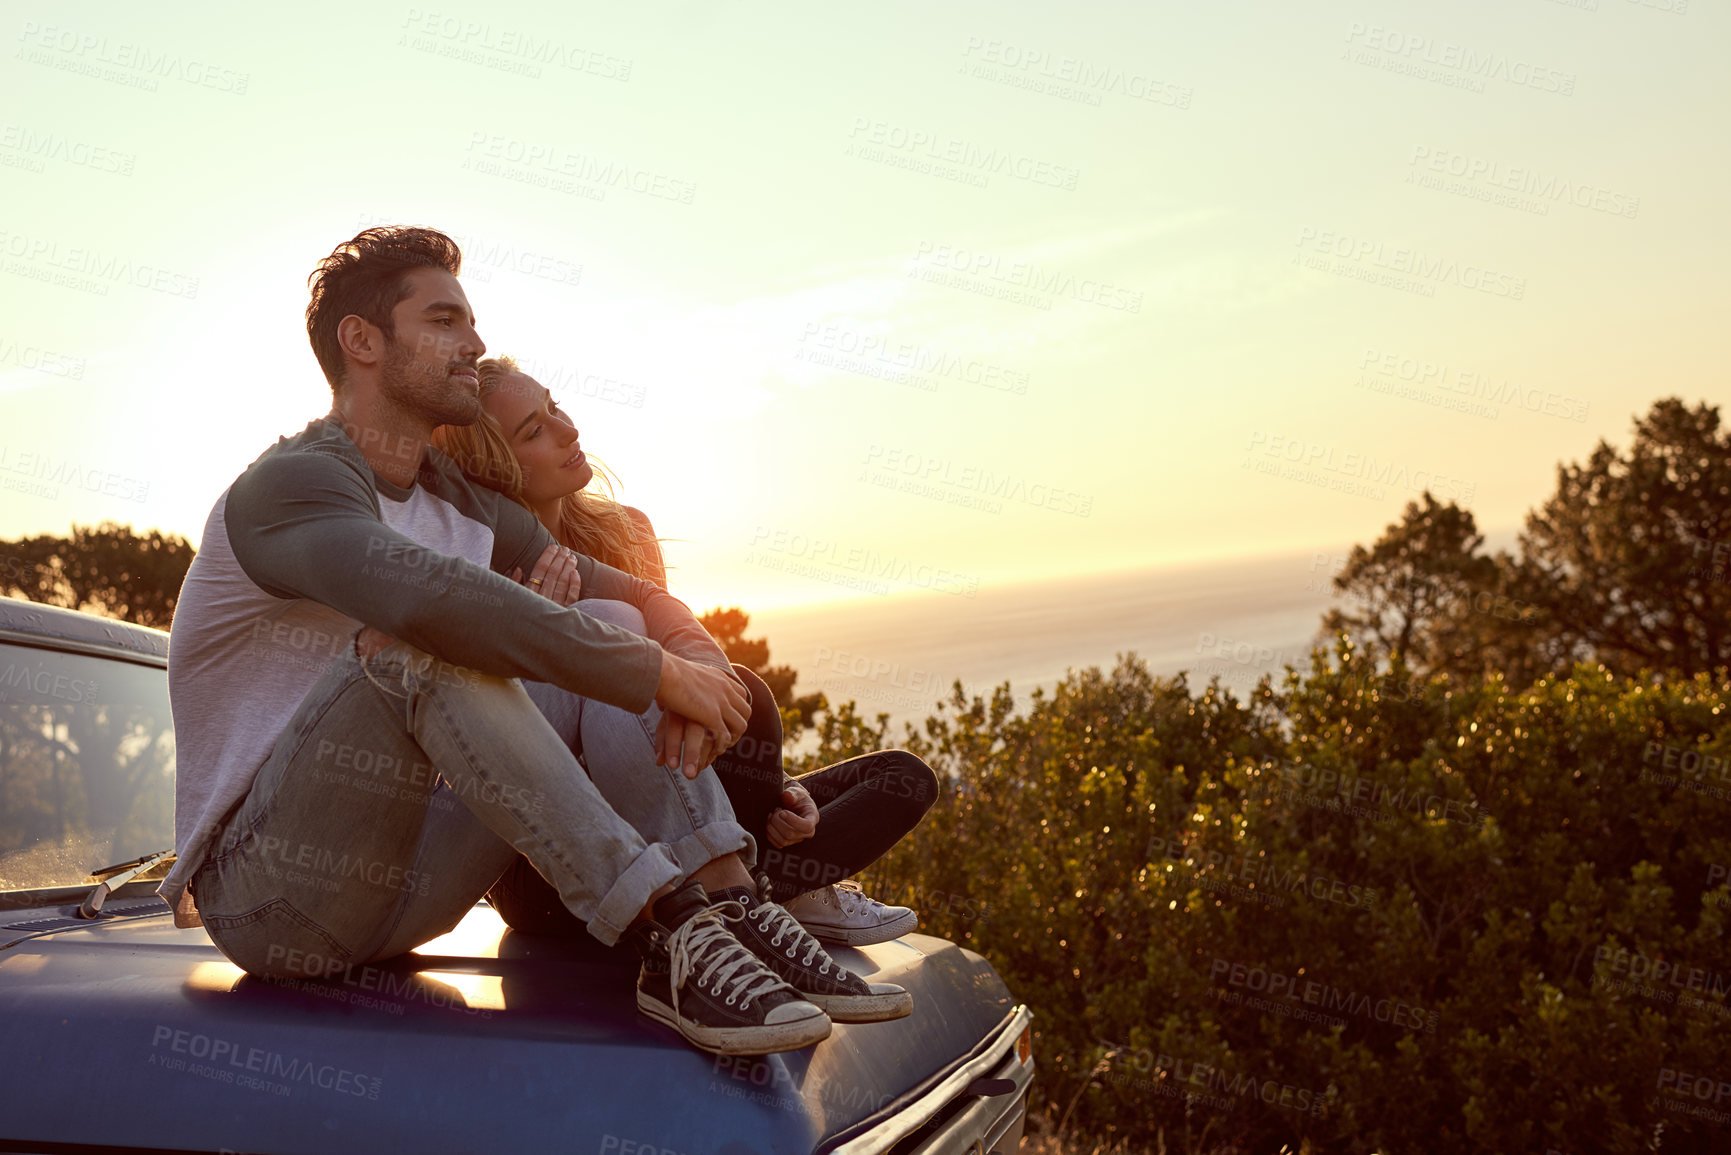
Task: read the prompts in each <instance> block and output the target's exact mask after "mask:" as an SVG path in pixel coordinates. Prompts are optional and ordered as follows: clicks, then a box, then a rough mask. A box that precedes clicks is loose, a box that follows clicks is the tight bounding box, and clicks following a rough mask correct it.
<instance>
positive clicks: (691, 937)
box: [667, 902, 783, 1015]
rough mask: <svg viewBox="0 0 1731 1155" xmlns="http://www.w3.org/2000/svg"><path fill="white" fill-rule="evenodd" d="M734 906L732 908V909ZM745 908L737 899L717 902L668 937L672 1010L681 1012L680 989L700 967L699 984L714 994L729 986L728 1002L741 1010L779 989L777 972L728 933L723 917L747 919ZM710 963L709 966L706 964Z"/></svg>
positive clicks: (781, 984)
mask: <svg viewBox="0 0 1731 1155" xmlns="http://www.w3.org/2000/svg"><path fill="white" fill-rule="evenodd" d="M729 908H731V909H729ZM744 917H745V907H744V906H743V905H742V904H740V903H738V902H718V903H716V904H715V905H714V906H711V907H709V908H707V909H705V910H702V911H699V912H698V913H697V914H694V915H692V916H691V917H690V918H689V919H687V920H686V921H685V922H684V924H682V925H681V926H680V927H679V929H678V930H675V931H674V932H673V934H672V936H671V937H670V938H669V939H668V940H667V951H668V954H669V955H670V956H671V962H672V966H673V973H672V975H671V981H672V985H673V1013H674V1014H675V1015H677V1014H678V1013H679V988H680V987H681V986H683V985H684V983H685V980H686V978H687V977H688V976H690V975H691V974H692V973H693V972H694V971H696V970H697V968H698V967H700V966H702V967H703V973H702V974H700V975H698V976H697V985H698V986H700V987H703V986H707V987H709V988H710V990H711V992H712V993H713V994H717V995H719V994H721V993H722V990H723V989H724V988H728V989H727V1005H728V1006H732V1005H733V1003H734V1000H735V999H738V1000H739V1006H740V1008H741V1009H742V1010H749V1009H750V1008H751V1002H752V1000H753V999H755V998H757V997H758V996H759V995H765V994H769V993H770V992H772V991H775V990H779V989H780V988H781V987H782V986H783V983H782V981H781V980H780V979H779V978H777V977H776V975H775V972H774V971H771V970H770V969H769V968H768V967H766V966H764V965H763V964H762V963H761V962H759V961H758V960H757V956H756V955H754V954H752V953H751V952H750V951H749V950H747V949H746V948H745V947H744V945H743V944H741V943H740V941H739V940H738V939H736V938H734V937H733V936H732V935H731V934H729V933H728V932H727V928H726V926H725V925H724V923H723V921H722V920H723V919H724V918H744ZM705 964H707V965H705Z"/></svg>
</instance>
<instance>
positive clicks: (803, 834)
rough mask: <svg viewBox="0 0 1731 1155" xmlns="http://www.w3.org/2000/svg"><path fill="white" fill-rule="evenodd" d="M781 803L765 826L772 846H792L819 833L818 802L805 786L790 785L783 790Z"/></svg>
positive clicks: (765, 831)
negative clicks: (807, 791)
mask: <svg viewBox="0 0 1731 1155" xmlns="http://www.w3.org/2000/svg"><path fill="white" fill-rule="evenodd" d="M781 803H782V804H781V808H780V809H778V810H776V811H775V813H773V814H771V815H770V816H769V822H768V823H767V824H766V825H765V826H764V833H766V834H767V835H768V836H769V844H770V845H771V846H774V847H782V846H792V845H793V844H794V843H796V842H804V841H805V840H806V839H808V838H810V837H811V836H812V835H813V834H816V833H817V803H816V802H815V801H813V800H812V796H811V795H810V794H808V793H806V790H805V787H803V786H800V785H797V784H796V785H792V786H789V787H788V788H787V789H786V790H783V791H782V792H781Z"/></svg>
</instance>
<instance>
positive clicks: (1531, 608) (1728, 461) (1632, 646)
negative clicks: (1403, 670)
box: [1323, 398, 1731, 686]
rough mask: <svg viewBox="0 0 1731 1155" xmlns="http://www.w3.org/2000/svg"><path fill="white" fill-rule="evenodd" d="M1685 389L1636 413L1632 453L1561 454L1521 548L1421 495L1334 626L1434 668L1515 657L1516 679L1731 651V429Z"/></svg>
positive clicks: (1688, 664)
mask: <svg viewBox="0 0 1731 1155" xmlns="http://www.w3.org/2000/svg"><path fill="white" fill-rule="evenodd" d="M1719 430H1720V423H1719V411H1718V409H1717V408H1715V407H1713V406H1709V405H1707V404H1705V403H1702V404H1700V405H1698V406H1696V407H1695V408H1694V409H1692V410H1691V409H1689V408H1687V407H1685V406H1684V404H1683V402H1682V401H1680V400H1678V399H1676V398H1666V399H1663V400H1660V401H1657V402H1655V403H1654V405H1653V408H1652V410H1651V411H1650V412H1649V413H1648V414H1647V416H1646V417H1644V418H1637V419H1636V422H1635V437H1634V442H1633V444H1632V445H1631V446H1630V448H1629V450H1628V452H1627V453H1626V454H1623V453H1619V452H1618V451H1617V450H1615V449H1613V448H1612V447H1611V446H1610V445H1608V444H1607V443H1605V442H1604V441H1600V442H1599V445H1598V448H1596V449H1595V450H1594V451H1593V454H1592V457H1591V458H1590V459H1589V460H1588V462H1587V463H1586V464H1585V465H1580V464H1567V465H1559V466H1558V467H1557V490H1556V493H1555V494H1553V495H1552V496H1551V497H1550V499H1549V500H1547V501H1546V502H1545V504H1544V506H1543V507H1542V508H1540V509H1539V510H1538V511H1536V512H1533V513H1529V514H1528V515H1527V520H1526V528H1525V530H1524V531H1523V533H1522V534H1521V536H1520V539H1519V549H1520V553H1519V556H1518V557H1513V556H1510V555H1509V554H1507V553H1499V554H1497V555H1496V556H1495V557H1487V556H1484V555H1483V554H1481V553H1480V552H1479V550H1480V547H1481V546H1482V545H1483V543H1484V539H1483V536H1482V535H1481V534H1479V532H1478V530H1477V527H1476V525H1475V524H1474V521H1473V516H1472V514H1471V513H1470V512H1469V511H1466V510H1463V509H1460V508H1459V507H1457V506H1456V505H1455V504H1454V503H1453V502H1448V503H1445V504H1438V503H1437V502H1436V501H1435V499H1433V498H1432V497H1431V496H1430V494H1429V493H1426V494H1425V495H1424V505H1423V506H1422V507H1421V506H1419V504H1418V503H1417V502H1412V503H1409V504H1408V505H1407V507H1406V512H1405V514H1404V515H1403V517H1402V518H1401V520H1400V521H1399V522H1397V523H1395V524H1393V525H1390V526H1389V527H1388V528H1387V529H1386V530H1385V531H1384V532H1383V535H1382V536H1381V537H1380V538H1378V539H1377V541H1376V543H1375V544H1374V545H1373V546H1371V548H1369V549H1366V548H1364V547H1363V546H1355V547H1354V548H1353V551H1352V554H1351V556H1350V557H1349V558H1348V561H1347V564H1346V566H1345V568H1344V569H1343V570H1342V571H1341V573H1340V574H1339V575H1338V576H1337V577H1336V578H1335V583H1334V584H1335V589H1336V590H1337V591H1338V592H1339V593H1340V594H1341V595H1342V596H1343V597H1345V598H1347V599H1348V601H1349V602H1350V603H1351V604H1350V605H1349V607H1347V608H1336V609H1332V610H1330V611H1329V612H1328V613H1327V615H1325V617H1324V619H1323V627H1324V629H1325V630H1326V631H1327V632H1328V633H1330V634H1340V633H1345V634H1347V635H1348V636H1350V637H1351V638H1352V639H1353V641H1354V643H1355V644H1356V645H1357V646H1358V647H1359V648H1360V649H1361V650H1363V651H1364V652H1365V653H1366V654H1367V655H1369V656H1370V657H1372V658H1375V659H1379V660H1387V659H1390V658H1392V657H1393V656H1394V655H1396V654H1399V655H1400V656H1401V657H1402V658H1404V660H1405V661H1406V663H1407V665H1408V667H1409V668H1410V669H1411V671H1412V672H1414V673H1415V674H1416V675H1418V676H1419V677H1421V678H1422V677H1429V676H1431V675H1435V674H1443V673H1446V674H1451V675H1455V676H1467V675H1471V674H1476V673H1480V672H1486V671H1493V670H1494V671H1497V672H1500V673H1501V674H1502V675H1503V676H1504V677H1505V678H1507V679H1508V680H1509V682H1510V683H1511V684H1513V685H1515V686H1524V685H1528V684H1530V683H1531V682H1533V681H1534V680H1535V679H1537V678H1538V677H1540V676H1542V675H1544V674H1547V673H1550V674H1556V675H1564V674H1566V673H1567V672H1568V671H1569V670H1570V669H1571V668H1572V667H1573V666H1574V665H1575V663H1577V662H1583V661H1585V662H1595V663H1599V664H1602V665H1604V666H1605V667H1606V668H1607V669H1610V670H1612V671H1614V672H1617V673H1619V674H1624V675H1633V674H1635V673H1636V672H1638V671H1639V670H1641V669H1643V668H1645V669H1648V670H1652V671H1656V672H1657V671H1665V672H1669V673H1673V674H1681V675H1685V676H1687V675H1692V674H1695V673H1699V672H1702V671H1708V670H1713V669H1717V668H1720V667H1723V666H1726V665H1728V664H1731V430H1727V431H1725V432H1724V433H1720V431H1719Z"/></svg>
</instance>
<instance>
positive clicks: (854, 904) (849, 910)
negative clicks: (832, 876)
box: [834, 878, 883, 918]
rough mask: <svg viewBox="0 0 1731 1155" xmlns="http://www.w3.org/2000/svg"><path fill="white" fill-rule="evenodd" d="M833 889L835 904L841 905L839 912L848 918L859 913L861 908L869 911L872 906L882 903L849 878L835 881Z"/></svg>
mask: <svg viewBox="0 0 1731 1155" xmlns="http://www.w3.org/2000/svg"><path fill="white" fill-rule="evenodd" d="M834 890H835V900H836V905H837V906H839V907H841V912H842V913H843V914H844V915H847V916H848V917H849V918H851V917H853V916H854V915H856V914H859V913H861V908H864V911H865V912H867V913H870V912H871V910H872V908H873V907H875V906H882V905H883V903H881V902H879V901H878V900H877V899H875V898H872V897H870V896H869V895H867V894H866V892H865V891H864V889H862V888H861V887H860V884H859V883H857V882H855V881H854V880H853V879H851V878H844V879H843V880H842V881H840V882H838V883H836V884H835V887H834Z"/></svg>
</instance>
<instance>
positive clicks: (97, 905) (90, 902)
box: [78, 850, 174, 918]
mask: <svg viewBox="0 0 1731 1155" xmlns="http://www.w3.org/2000/svg"><path fill="white" fill-rule="evenodd" d="M173 857H174V851H172V850H159V851H157V852H156V853H155V854H146V855H144V856H143V857H142V858H134V859H131V860H130V861H128V862H117V863H115V864H114V865H113V866H104V867H102V868H100V869H98V870H93V871H91V872H90V876H91V877H92V878H100V879H102V881H101V882H99V883H97V885H96V889H95V890H92V891H91V892H90V893H89V894H88V895H86V896H85V898H84V901H83V902H82V903H80V904H79V906H78V917H79V918H95V917H96V916H97V914H98V913H99V912H100V911H101V910H102V904H103V903H104V902H106V901H107V900H108V896H109V895H111V894H113V893H114V892H115V891H117V890H119V889H120V888H121V887H123V886H125V885H126V884H127V883H129V882H131V881H132V880H133V879H135V878H137V877H138V876H139V875H141V874H143V873H144V872H145V871H147V870H149V869H150V868H151V867H153V866H155V865H156V864H157V863H159V862H166V861H168V860H169V859H171V858H173Z"/></svg>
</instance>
